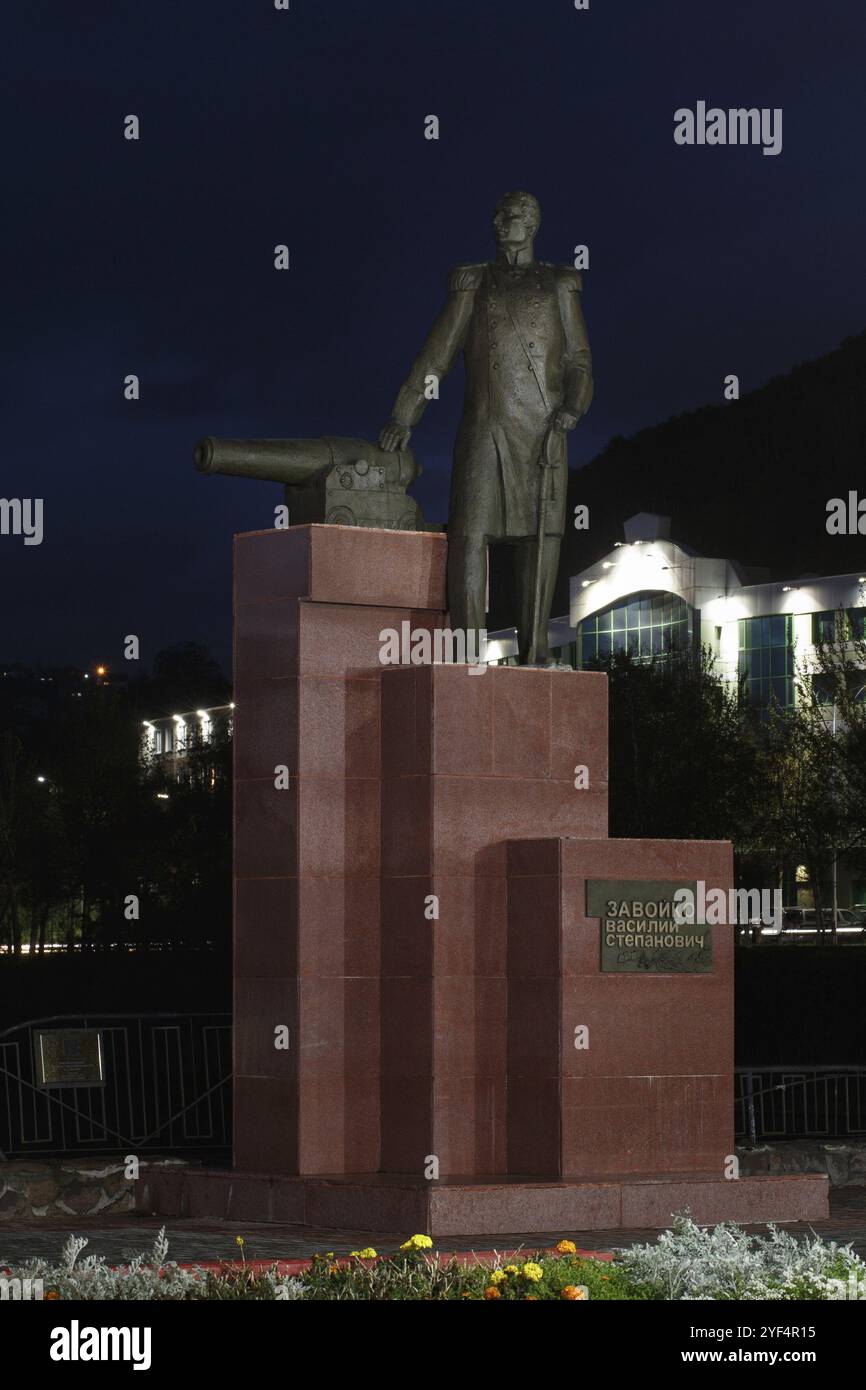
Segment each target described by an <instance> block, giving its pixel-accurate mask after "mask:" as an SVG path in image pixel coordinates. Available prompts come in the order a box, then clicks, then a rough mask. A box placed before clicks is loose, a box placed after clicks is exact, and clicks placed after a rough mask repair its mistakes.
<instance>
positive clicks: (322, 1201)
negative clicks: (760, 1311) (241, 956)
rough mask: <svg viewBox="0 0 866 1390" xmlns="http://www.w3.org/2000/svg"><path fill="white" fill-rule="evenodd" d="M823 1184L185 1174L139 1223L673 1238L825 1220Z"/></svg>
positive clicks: (155, 1195)
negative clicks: (680, 1230)
mask: <svg viewBox="0 0 866 1390" xmlns="http://www.w3.org/2000/svg"><path fill="white" fill-rule="evenodd" d="M828 1193H829V1185H828V1182H827V1179H826V1177H825V1176H823V1175H818V1174H806V1175H793V1174H791V1175H786V1176H784V1177H755V1178H741V1179H739V1180H738V1181H726V1180H724V1179H722V1178H719V1177H718V1176H717V1175H715V1174H713V1175H709V1174H708V1175H706V1176H702V1175H700V1174H693V1173H689V1174H683V1175H678V1174H671V1173H666V1174H664V1175H663V1176H653V1175H650V1174H648V1175H639V1176H632V1177H627V1178H620V1179H616V1180H611V1179H609V1178H603V1177H600V1178H595V1179H589V1178H588V1179H584V1180H574V1181H570V1180H567V1179H563V1180H561V1181H555V1182H551V1181H545V1180H543V1179H533V1178H525V1179H522V1178H510V1177H509V1178H501V1179H490V1180H486V1179H485V1180H478V1179H475V1180H473V1179H467V1180H461V1179H460V1178H451V1179H448V1180H445V1181H441V1182H437V1183H430V1182H425V1181H423V1180H419V1179H417V1178H415V1177H406V1178H401V1177H395V1176H391V1175H385V1174H382V1175H373V1176H368V1175H361V1176H359V1177H351V1176H342V1175H340V1176H335V1177H328V1176H322V1177H287V1176H285V1175H284V1174H266V1173H262V1174H259V1173H256V1174H251V1173H238V1172H225V1171H214V1170H211V1171H202V1170H198V1171H195V1170H190V1169H188V1170H186V1171H185V1172H179V1171H175V1172H163V1173H154V1174H152V1175H150V1176H148V1178H146V1179H145V1180H144V1181H142V1182H140V1183H139V1184H138V1190H137V1193H136V1206H137V1210H138V1212H139V1213H140V1214H142V1215H148V1216H152V1215H158V1216H165V1217H175V1218H178V1217H184V1218H186V1217H193V1218H195V1217H199V1218H207V1219H209V1220H225V1221H250V1222H269V1221H270V1222H280V1223H283V1224H286V1225H298V1226H309V1227H311V1228H315V1229H317V1230H335V1231H336V1230H354V1231H369V1232H370V1234H371V1235H373V1234H380V1233H381V1234H391V1233H400V1232H404V1233H405V1234H406V1235H414V1234H426V1235H429V1236H432V1237H442V1236H458V1235H459V1236H468V1235H479V1236H481V1235H484V1236H488V1235H491V1236H492V1235H505V1234H512V1233H515V1232H520V1233H521V1234H524V1233H525V1234H527V1235H536V1234H542V1233H547V1232H551V1233H555V1232H560V1233H566V1232H577V1231H599V1230H616V1229H624V1230H627V1229H635V1228H638V1229H640V1228H646V1229H651V1230H664V1229H665V1228H666V1227H668V1226H670V1224H671V1221H672V1218H673V1216H674V1215H675V1213H677V1212H679V1211H682V1210H683V1208H685V1207H688V1208H689V1210H690V1212H691V1215H692V1217H693V1218H694V1220H696V1221H698V1222H700V1223H701V1224H704V1225H715V1224H717V1223H718V1222H720V1221H736V1222H739V1223H740V1224H741V1225H758V1224H761V1223H764V1222H769V1221H775V1222H782V1221H823V1220H826V1218H827V1216H828V1214H829V1208H828Z"/></svg>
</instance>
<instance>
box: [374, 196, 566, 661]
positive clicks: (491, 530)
mask: <svg viewBox="0 0 866 1390" xmlns="http://www.w3.org/2000/svg"><path fill="white" fill-rule="evenodd" d="M540 222H541V209H540V208H539V205H538V202H537V200H536V199H535V198H533V196H532V194H531V193H519V192H518V193H506V194H505V196H504V197H503V198H502V199H501V200H500V202H499V204H498V206H497V208H496V211H495V214H494V217H493V231H494V235H495V238H496V246H497V250H496V259H495V260H494V261H487V262H483V263H482V264H480V265H459V266H457V267H456V269H455V270H454V271H452V273H451V280H450V284H449V293H448V299H447V300H446V302H445V306H444V308H443V309H442V311H441V313H440V314H439V317H438V318H437V320H436V322H435V323H434V325H433V327H432V329H431V331H430V333H429V335H428V337H427V341H426V342H425V344H424V346H423V348H422V349H421V352H420V354H419V356H418V358H417V359H416V361H415V363H414V365H413V367H412V370H411V372H410V373H409V377H408V379H407V381H406V383H405V384H404V385H403V387H402V388H401V390H400V392H399V394H398V396H397V399H396V401H395V403H394V410H393V413H392V417H391V421H390V423H389V424H387V425H386V426H385V428H384V429H383V431H382V433H381V435H380V437H379V443H380V445H381V447H382V448H383V449H386V450H389V451H391V450H398V449H404V448H405V447H406V445H407V444H408V441H409V436H410V434H411V432H412V429H413V427H414V426H415V425H416V424H417V423H418V421H419V420H420V419H421V416H422V414H423V413H424V408H425V406H426V404H427V399H428V395H427V388H428V386H429V382H430V378H431V377H433V378H435V379H436V381H437V383H438V381H441V380H442V378H443V377H444V376H445V374H446V373H447V372H448V371H450V369H451V367H452V365H453V363H454V360H455V358H456V356H457V354H458V352H459V351H460V349H461V348H462V349H463V355H464V361H465V368H466V393H465V399H464V405H463V416H462V419H461V421H460V428H459V430H458V433H457V440H456V443H455V447H454V467H453V470H452V474H451V502H450V507H449V513H448V605H449V609H450V614H451V625H452V627H453V628H462V629H464V630H466V631H467V632H468V631H471V630H474V631H476V632H477V631H479V630H481V629H483V627H484V625H485V597H486V585H487V544H488V542H489V541H508V542H513V543H515V546H516V549H515V577H516V588H517V604H518V611H517V634H518V649H519V653H520V660H521V662H523V663H525V664H531V665H543V664H545V663H547V662H549V661H550V659H551V658H550V651H549V647H548V640H547V627H548V620H549V617H550V606H551V603H552V602H553V589H554V585H555V582H556V571H557V565H558V561H559V546H560V542H561V540H562V533H563V530H564V527H565V501H566V482H567V478H568V460H567V448H566V439H565V432H566V431H567V430H571V429H573V428H574V426H575V425H576V424H577V422H578V420H579V419H580V417H581V416H582V415H584V414H585V413H586V411H587V410H588V409H589V404H590V401H591V400H592V361H591V357H590V351H589V342H588V339H587V334H586V326H585V324H584V321H583V314H582V312H581V307H580V290H581V277H580V274H579V272H578V271H576V270H573V269H572V268H571V267H570V266H556V265H547V264H545V263H544V262H541V261H537V260H536V259H535V256H534V253H533V241H534V238H535V234H536V232H537V231H538V227H539V224H540Z"/></svg>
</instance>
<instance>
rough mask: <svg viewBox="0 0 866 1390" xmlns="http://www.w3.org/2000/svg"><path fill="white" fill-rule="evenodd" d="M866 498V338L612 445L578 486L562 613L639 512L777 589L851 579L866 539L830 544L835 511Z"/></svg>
mask: <svg viewBox="0 0 866 1390" xmlns="http://www.w3.org/2000/svg"><path fill="white" fill-rule="evenodd" d="M850 489H854V490H856V491H857V492H858V493H859V495H860V497H866V333H862V334H859V335H858V336H857V337H853V338H846V339H845V341H844V342H843V343H842V344H841V345H840V347H839V348H837V349H836V350H835V351H834V352H831V353H828V354H827V355H826V356H824V357H820V358H818V359H817V360H816V361H814V362H807V363H803V364H802V365H801V366H798V367H795V368H794V369H793V370H792V371H790V372H789V373H787V375H785V376H780V377H776V378H774V379H773V380H772V381H769V382H768V383H767V384H766V385H765V386H762V387H760V388H759V389H758V390H756V391H752V392H750V393H749V394H747V395H744V396H743V397H742V398H741V399H740V400H739V401H732V402H726V403H723V404H721V405H714V406H705V407H704V408H702V409H701V410H695V411H691V412H689V413H688V414H684V415H678V416H676V417H674V418H673V419H671V420H667V421H665V423H664V424H661V425H656V426H654V427H653V428H651V429H645V430H641V431H640V432H639V433H638V434H636V435H634V436H632V438H630V439H623V438H621V437H620V438H617V439H613V440H611V442H610V444H609V445H608V446H607V448H606V449H604V451H603V452H602V453H601V454H599V455H598V457H597V458H595V459H593V460H592V461H591V462H590V463H589V464H587V465H586V466H585V467H584V468H583V469H581V470H580V471H579V472H572V474H571V477H570V486H569V496H570V504H571V505H570V507H569V515H571V514H573V509H574V506H576V505H577V504H578V503H579V502H580V503H585V504H587V505H588V506H589V509H590V530H589V531H588V532H585V531H584V532H576V531H574V530H571V531H567V532H566V536H565V540H564V542H563V551H562V565H561V567H560V578H559V583H558V587H557V595H556V601H555V604H554V612H555V613H562V612H565V611H566V608H567V603H568V579H569V576H570V575H572V574H575V573H576V572H577V571H579V570H581V569H584V568H585V567H586V566H587V565H589V564H592V563H593V562H594V561H595V560H597V559H599V558H600V557H601V556H602V555H604V554H606V552H607V551H608V550H609V549H610V547H611V544H612V542H613V541H614V540H619V539H621V538H622V523H623V520H624V519H625V518H626V517H628V516H632V515H633V514H634V513H635V512H641V511H649V512H662V513H664V514H665V515H668V516H670V517H671V518H672V528H671V531H672V535H673V537H674V538H675V539H676V540H680V541H684V542H686V543H687V544H688V545H690V546H692V547H694V549H695V550H697V551H698V552H699V553H701V554H703V555H720V556H721V555H724V556H729V557H730V558H732V559H737V560H740V561H742V562H743V563H744V564H746V565H754V566H766V567H768V568H769V571H770V574H769V577H770V578H771V579H783V578H796V577H797V576H798V575H801V574H805V573H810V572H811V573H817V574H844V573H847V572H849V571H862V570H863V567H864V565H866V536H830V535H828V534H827V530H826V518H827V512H826V505H827V501H828V499H829V498H831V497H846V496H847V494H848V491H849V490H850Z"/></svg>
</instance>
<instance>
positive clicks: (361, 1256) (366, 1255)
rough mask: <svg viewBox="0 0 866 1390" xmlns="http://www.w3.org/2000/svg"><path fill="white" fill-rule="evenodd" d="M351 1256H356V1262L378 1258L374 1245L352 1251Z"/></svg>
mask: <svg viewBox="0 0 866 1390" xmlns="http://www.w3.org/2000/svg"><path fill="white" fill-rule="evenodd" d="M349 1254H350V1255H354V1257H355V1259H356V1260H375V1259H377V1258H378V1256H377V1255H376V1251H375V1250H374V1249H373V1247H372V1245H367V1246H365V1248H364V1249H363V1250H350V1251H349Z"/></svg>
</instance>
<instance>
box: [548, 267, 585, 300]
mask: <svg viewBox="0 0 866 1390" xmlns="http://www.w3.org/2000/svg"><path fill="white" fill-rule="evenodd" d="M554 269H555V270H556V278H557V280H558V282H559V284H560V285H562V288H563V289H564V290H576V291H577V292H578V294H579V293H580V291H581V290H582V289H583V276H582V275H581V273H580V271H579V270H575V269H574V267H573V266H570V265H558V266H555V267H554Z"/></svg>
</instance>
